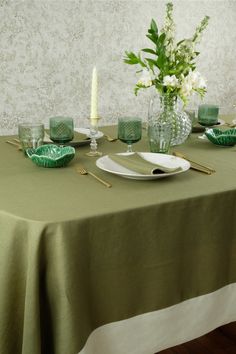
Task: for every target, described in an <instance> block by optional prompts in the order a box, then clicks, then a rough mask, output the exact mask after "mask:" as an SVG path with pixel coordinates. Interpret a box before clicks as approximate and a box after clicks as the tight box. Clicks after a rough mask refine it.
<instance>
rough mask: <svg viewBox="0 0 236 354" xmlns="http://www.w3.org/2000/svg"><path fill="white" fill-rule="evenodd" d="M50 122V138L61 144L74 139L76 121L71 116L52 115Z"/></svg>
mask: <svg viewBox="0 0 236 354" xmlns="http://www.w3.org/2000/svg"><path fill="white" fill-rule="evenodd" d="M49 123H50V139H51V140H52V141H54V143H57V144H59V145H64V144H66V143H68V142H69V141H71V140H73V137H74V122H73V119H72V118H70V117H61V116H59V117H52V118H50V119H49Z"/></svg>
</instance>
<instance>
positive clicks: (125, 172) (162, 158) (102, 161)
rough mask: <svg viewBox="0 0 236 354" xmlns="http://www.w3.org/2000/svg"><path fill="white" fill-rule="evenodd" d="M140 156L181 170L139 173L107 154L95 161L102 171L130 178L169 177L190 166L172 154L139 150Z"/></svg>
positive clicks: (151, 178) (125, 154) (150, 178)
mask: <svg viewBox="0 0 236 354" xmlns="http://www.w3.org/2000/svg"><path fill="white" fill-rule="evenodd" d="M129 154H130V153H126V152H125V153H119V154H117V155H124V156H127V155H129ZM139 154H140V156H141V157H142V158H143V159H145V160H147V161H149V162H151V163H154V164H155V163H156V164H159V165H163V166H165V167H169V168H178V167H180V168H181V170H178V171H175V172H168V173H160V174H150V175H149V174H148V175H144V174H139V173H137V172H134V171H132V170H129V169H128V168H126V167H123V166H121V165H120V164H118V163H116V162H114V161H113V160H111V159H110V158H109V156H108V155H105V156H102V157H100V158H99V159H97V161H96V165H97V167H98V168H100V169H101V170H103V171H106V172H109V173H113V174H115V175H118V176H121V177H124V178H130V179H137V180H154V179H159V178H164V177H169V176H173V175H176V174H179V173H182V172H185V171H187V170H188V169H189V168H190V163H189V162H188V161H186V160H184V159H182V158H180V157H176V156H173V155H166V154H158V153H151V152H139Z"/></svg>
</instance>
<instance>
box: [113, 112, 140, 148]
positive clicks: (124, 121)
mask: <svg viewBox="0 0 236 354" xmlns="http://www.w3.org/2000/svg"><path fill="white" fill-rule="evenodd" d="M141 138H142V119H141V118H139V117H119V118H118V139H119V140H120V141H122V142H123V143H126V144H127V151H126V152H133V151H132V144H134V143H137V142H138V141H139V140H141Z"/></svg>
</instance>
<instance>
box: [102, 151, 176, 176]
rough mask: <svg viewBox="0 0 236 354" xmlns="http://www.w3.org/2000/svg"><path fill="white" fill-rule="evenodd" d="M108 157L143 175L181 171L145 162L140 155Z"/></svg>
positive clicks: (111, 155) (114, 155)
mask: <svg viewBox="0 0 236 354" xmlns="http://www.w3.org/2000/svg"><path fill="white" fill-rule="evenodd" d="M108 157H109V158H110V159H111V160H112V161H114V162H116V163H118V164H119V165H121V166H123V167H126V168H128V169H129V170H132V171H134V172H137V173H140V174H143V175H155V174H160V173H170V172H177V171H182V168H181V167H180V166H179V167H166V166H163V165H162V164H157V163H155V164H154V163H152V162H149V161H147V160H145V159H144V158H143V157H142V156H141V155H139V154H137V153H134V154H132V155H116V154H110V155H108Z"/></svg>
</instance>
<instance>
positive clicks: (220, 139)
mask: <svg viewBox="0 0 236 354" xmlns="http://www.w3.org/2000/svg"><path fill="white" fill-rule="evenodd" d="M205 135H206V137H207V138H208V140H210V141H211V142H212V143H213V144H216V145H222V146H233V145H235V144H236V129H228V130H224V131H223V130H220V129H217V128H211V129H207V130H206V131H205Z"/></svg>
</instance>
